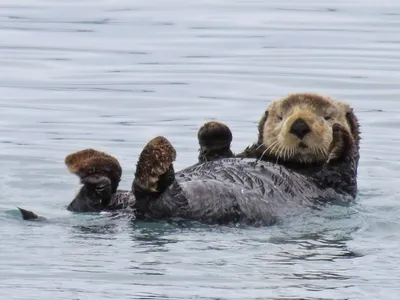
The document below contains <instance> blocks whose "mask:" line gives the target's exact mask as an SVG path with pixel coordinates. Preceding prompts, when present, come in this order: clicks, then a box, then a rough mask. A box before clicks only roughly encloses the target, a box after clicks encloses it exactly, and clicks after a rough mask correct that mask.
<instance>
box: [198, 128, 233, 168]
mask: <svg viewBox="0 0 400 300" xmlns="http://www.w3.org/2000/svg"><path fill="white" fill-rule="evenodd" d="M197 138H198V141H199V144H200V150H199V151H200V153H199V162H200V163H203V162H206V161H213V160H217V159H222V158H228V157H233V156H234V154H233V152H232V150H231V142H232V132H231V130H230V129H229V127H228V126H226V125H225V124H222V123H220V122H215V121H211V122H207V123H205V124H204V125H203V126H202V127H201V128H200V129H199V131H198V133H197Z"/></svg>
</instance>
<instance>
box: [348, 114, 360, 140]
mask: <svg viewBox="0 0 400 300" xmlns="http://www.w3.org/2000/svg"><path fill="white" fill-rule="evenodd" d="M346 120H347V123H348V124H349V126H350V130H351V135H352V136H353V138H354V140H355V141H357V142H358V141H359V140H360V124H359V122H358V119H357V117H356V115H355V114H354V111H353V109H352V108H349V109H348V110H347V112H346Z"/></svg>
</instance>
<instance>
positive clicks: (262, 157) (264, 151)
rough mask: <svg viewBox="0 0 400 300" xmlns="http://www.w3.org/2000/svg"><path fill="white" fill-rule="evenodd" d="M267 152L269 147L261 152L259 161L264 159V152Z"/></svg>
mask: <svg viewBox="0 0 400 300" xmlns="http://www.w3.org/2000/svg"><path fill="white" fill-rule="evenodd" d="M266 152H267V149H265V150H264V152H263V153H262V154H261V156H260V158H259V159H257V162H258V161H260V160H262V158H263V156H264V154H265V153H266Z"/></svg>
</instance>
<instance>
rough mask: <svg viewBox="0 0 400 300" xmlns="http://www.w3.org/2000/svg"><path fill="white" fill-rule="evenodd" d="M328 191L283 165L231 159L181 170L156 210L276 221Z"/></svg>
mask: <svg viewBox="0 0 400 300" xmlns="http://www.w3.org/2000/svg"><path fill="white" fill-rule="evenodd" d="M323 195H324V191H321V190H319V189H318V188H317V186H316V185H315V184H313V183H312V182H310V181H309V180H308V178H307V177H305V176H304V175H301V174H298V173H295V172H292V171H291V170H289V169H286V168H284V167H282V166H280V165H276V164H272V163H268V162H257V163H256V162H255V161H254V160H244V159H238V158H230V159H222V160H219V161H213V162H207V163H203V164H200V165H195V166H193V167H189V168H186V169H184V170H182V171H180V172H177V173H176V183H175V184H173V185H172V186H171V187H170V188H169V189H168V190H167V191H166V192H165V193H164V194H163V195H162V196H161V199H159V201H157V203H154V205H153V207H152V211H153V212H160V213H162V214H163V215H159V217H180V218H185V219H192V220H199V221H203V222H207V223H226V222H243V223H251V224H260V225H271V224H273V223H275V222H276V220H277V219H278V218H279V217H280V216H282V215H285V214H290V213H291V212H293V211H298V210H299V207H305V206H308V205H312V204H314V203H315V201H316V200H318V199H319V198H321V197H323ZM165 214H166V215H165Z"/></svg>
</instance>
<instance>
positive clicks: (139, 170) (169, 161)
mask: <svg viewBox="0 0 400 300" xmlns="http://www.w3.org/2000/svg"><path fill="white" fill-rule="evenodd" d="M175 159H176V151H175V149H174V147H173V146H172V145H171V143H170V142H169V141H168V140H167V139H166V138H164V137H162V136H158V137H155V138H154V139H152V140H151V141H150V142H148V144H147V145H146V146H145V147H144V148H143V150H142V152H141V153H140V156H139V160H138V162H137V165H136V172H135V179H134V180H133V183H132V190H133V192H134V195H135V198H136V205H135V207H136V208H137V210H138V213H139V214H140V213H144V212H145V211H146V210H147V208H148V203H149V201H151V200H154V199H157V198H158V197H159V195H161V194H162V193H163V192H164V191H165V190H166V189H167V188H168V187H169V186H170V185H171V184H172V183H173V182H174V180H175V171H174V167H173V162H174V161H175Z"/></svg>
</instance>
